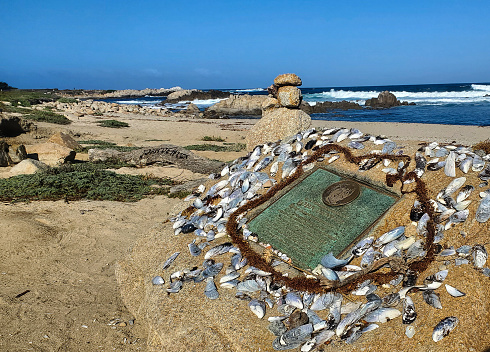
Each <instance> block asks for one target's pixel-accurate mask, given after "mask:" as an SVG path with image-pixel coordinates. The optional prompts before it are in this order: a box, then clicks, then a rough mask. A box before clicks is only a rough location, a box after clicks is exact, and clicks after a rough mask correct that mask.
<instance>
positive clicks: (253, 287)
mask: <svg viewBox="0 0 490 352" xmlns="http://www.w3.org/2000/svg"><path fill="white" fill-rule="evenodd" d="M237 291H241V292H256V291H260V286H259V284H258V283H257V281H255V280H245V281H242V282H240V283H239V284H238V285H237Z"/></svg>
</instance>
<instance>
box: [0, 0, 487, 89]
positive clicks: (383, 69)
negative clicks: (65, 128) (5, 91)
mask: <svg viewBox="0 0 490 352" xmlns="http://www.w3.org/2000/svg"><path fill="white" fill-rule="evenodd" d="M285 72H294V73H297V74H298V75H299V76H300V77H301V78H302V80H303V86H304V87H322V86H323V87H324V86H353V85H354V86H357V85H387V84H417V83H453V82H469V83H475V82H489V81H490V1H488V0H471V1H451V0H445V1H430V0H425V1H403V2H402V1H376V0H371V1H365V0H361V1H348V0H346V1H340V0H337V1H326V0H324V1H307V0H302V1H299V0H298V1H289V0H282V1H265V0H262V1H255V0H249V1H240V2H239V1H231V0H230V1H222V0H214V1H206V0H200V1H193V0H188V1H163V0H160V1H142V0H139V1H130V2H129V1H121V0H118V1H115V0H105V1H101V0H97V1H92V0H86V1H83V2H81V1H69V0H64V1H58V0H45V1H22V0H10V1H8V0H3V1H2V2H1V5H0V81H5V82H7V83H9V84H10V85H12V86H15V87H19V88H59V89H67V88H68V89H71V88H84V89H125V88H133V89H143V88H147V87H149V88H161V87H171V86H176V85H179V86H182V87H184V88H255V87H265V86H268V85H269V84H271V83H272V80H273V79H274V77H275V76H276V75H278V74H280V73H285Z"/></svg>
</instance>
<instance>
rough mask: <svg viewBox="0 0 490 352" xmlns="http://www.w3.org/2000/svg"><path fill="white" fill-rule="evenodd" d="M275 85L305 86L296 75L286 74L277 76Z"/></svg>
mask: <svg viewBox="0 0 490 352" xmlns="http://www.w3.org/2000/svg"><path fill="white" fill-rule="evenodd" d="M274 84H275V85H276V86H279V87H281V86H300V85H302V84H303V82H302V81H301V78H299V77H298V75H296V74H294V73H284V74H282V75H279V76H277V77H276V78H275V79H274Z"/></svg>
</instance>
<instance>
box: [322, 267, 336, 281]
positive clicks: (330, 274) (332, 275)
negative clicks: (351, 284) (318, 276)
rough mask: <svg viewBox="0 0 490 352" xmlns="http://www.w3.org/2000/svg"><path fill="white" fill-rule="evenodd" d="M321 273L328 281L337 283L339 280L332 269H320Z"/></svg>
mask: <svg viewBox="0 0 490 352" xmlns="http://www.w3.org/2000/svg"><path fill="white" fill-rule="evenodd" d="M321 271H322V275H323V276H325V277H326V278H327V279H328V280H330V281H339V280H340V278H339V276H338V275H337V273H336V272H335V271H334V270H332V269H329V268H324V267H322V269H321Z"/></svg>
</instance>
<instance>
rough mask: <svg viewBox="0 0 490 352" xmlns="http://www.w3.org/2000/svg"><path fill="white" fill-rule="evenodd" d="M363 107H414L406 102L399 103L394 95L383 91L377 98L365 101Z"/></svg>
mask: <svg viewBox="0 0 490 352" xmlns="http://www.w3.org/2000/svg"><path fill="white" fill-rule="evenodd" d="M364 105H365V106H367V107H370V108H373V109H389V108H393V107H396V106H401V105H415V103H413V102H412V103H409V102H407V101H403V102H400V100H398V99H397V98H396V96H395V94H393V93H390V92H389V91H387V90H385V91H383V92H381V93H379V94H378V97H377V98H371V99H368V100H366V103H365V104H364Z"/></svg>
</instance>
